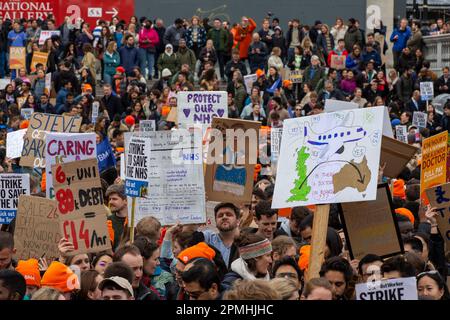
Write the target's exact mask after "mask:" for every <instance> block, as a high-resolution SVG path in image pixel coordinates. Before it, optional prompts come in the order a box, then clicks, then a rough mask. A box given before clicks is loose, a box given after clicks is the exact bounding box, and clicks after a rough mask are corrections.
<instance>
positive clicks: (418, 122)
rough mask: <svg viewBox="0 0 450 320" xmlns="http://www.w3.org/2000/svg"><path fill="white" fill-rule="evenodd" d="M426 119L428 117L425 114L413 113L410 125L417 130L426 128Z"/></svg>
mask: <svg viewBox="0 0 450 320" xmlns="http://www.w3.org/2000/svg"><path fill="white" fill-rule="evenodd" d="M427 117H428V115H427V114H426V113H425V112H419V111H415V112H414V114H413V121H412V125H413V126H415V127H417V128H426V127H427Z"/></svg>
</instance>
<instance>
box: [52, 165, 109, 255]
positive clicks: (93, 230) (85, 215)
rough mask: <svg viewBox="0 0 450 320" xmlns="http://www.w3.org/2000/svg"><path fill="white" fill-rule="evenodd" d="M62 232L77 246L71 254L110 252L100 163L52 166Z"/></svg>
mask: <svg viewBox="0 0 450 320" xmlns="http://www.w3.org/2000/svg"><path fill="white" fill-rule="evenodd" d="M52 171H53V186H54V188H55V198H56V201H57V203H58V206H57V208H58V214H59V216H60V220H59V223H60V230H61V234H63V235H64V236H65V237H66V238H67V239H68V240H69V241H71V242H72V243H73V244H74V247H75V251H73V252H71V254H78V253H86V252H98V251H102V250H108V249H110V248H111V242H110V239H109V233H108V228H107V222H106V208H105V206H104V201H103V200H104V195H103V188H102V185H101V182H100V172H99V170H98V164H97V159H87V160H80V161H75V162H69V163H61V164H56V165H53V166H52Z"/></svg>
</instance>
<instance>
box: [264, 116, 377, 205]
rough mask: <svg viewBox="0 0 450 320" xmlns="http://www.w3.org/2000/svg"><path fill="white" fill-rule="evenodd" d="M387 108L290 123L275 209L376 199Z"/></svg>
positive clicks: (285, 134) (287, 122)
mask: <svg viewBox="0 0 450 320" xmlns="http://www.w3.org/2000/svg"><path fill="white" fill-rule="evenodd" d="M383 116H384V107H374V108H368V109H355V110H348V111H342V112H333V113H324V114H319V115H314V116H309V117H301V118H294V119H287V120H285V121H284V124H283V137H282V141H281V152H280V158H279V162H278V168H277V181H276V183H275V192H274V196H273V201H272V208H275V209H280V208H290V207H296V206H305V205H310V204H327V203H341V202H354V201H369V200H375V198H376V194H377V192H376V191H377V179H378V169H379V161H380V150H381V140H382V130H383Z"/></svg>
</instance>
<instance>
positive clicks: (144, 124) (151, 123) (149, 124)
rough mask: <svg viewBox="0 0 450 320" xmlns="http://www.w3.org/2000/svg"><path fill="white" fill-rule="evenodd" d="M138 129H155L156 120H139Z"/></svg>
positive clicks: (148, 130) (142, 130)
mask: <svg viewBox="0 0 450 320" xmlns="http://www.w3.org/2000/svg"><path fill="white" fill-rule="evenodd" d="M139 131H141V132H152V131H156V121H155V120H141V121H139Z"/></svg>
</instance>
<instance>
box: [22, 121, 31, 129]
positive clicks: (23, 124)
mask: <svg viewBox="0 0 450 320" xmlns="http://www.w3.org/2000/svg"><path fill="white" fill-rule="evenodd" d="M29 125H30V121H28V120H23V121H22V122H21V123H20V129H27V128H28V126H29Z"/></svg>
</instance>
